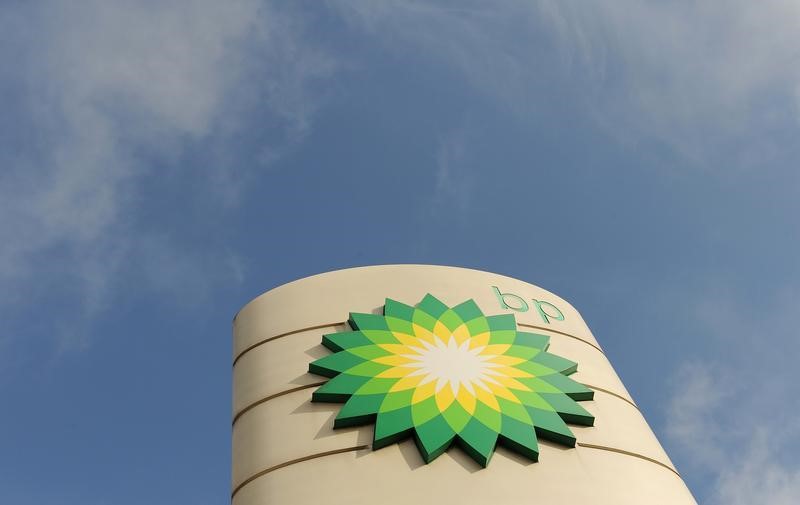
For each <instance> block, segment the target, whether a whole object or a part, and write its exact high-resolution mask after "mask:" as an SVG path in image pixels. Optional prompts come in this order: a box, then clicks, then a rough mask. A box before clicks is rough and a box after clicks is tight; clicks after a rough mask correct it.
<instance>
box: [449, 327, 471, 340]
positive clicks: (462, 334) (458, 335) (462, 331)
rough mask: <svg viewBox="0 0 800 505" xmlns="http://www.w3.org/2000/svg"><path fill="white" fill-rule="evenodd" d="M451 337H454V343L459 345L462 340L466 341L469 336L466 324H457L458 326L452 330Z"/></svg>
mask: <svg viewBox="0 0 800 505" xmlns="http://www.w3.org/2000/svg"><path fill="white" fill-rule="evenodd" d="M453 337H454V338H455V339H456V343H457V344H458V345H461V344H463V343H464V342H466V341H467V340H468V339H469V337H470V334H469V329H468V328H467V325H466V324H462V325H461V326H459V327H458V328H456V329H455V330H453Z"/></svg>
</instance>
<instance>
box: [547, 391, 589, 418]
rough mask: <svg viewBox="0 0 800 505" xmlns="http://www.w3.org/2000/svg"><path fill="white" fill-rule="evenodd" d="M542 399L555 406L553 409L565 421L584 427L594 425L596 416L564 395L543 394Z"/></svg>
mask: <svg viewBox="0 0 800 505" xmlns="http://www.w3.org/2000/svg"><path fill="white" fill-rule="evenodd" d="M542 398H544V399H545V401H547V403H549V404H550V405H552V406H553V409H554V410H555V411H556V412H558V414H559V415H560V416H561V419H563V420H564V421H566V422H568V423H573V424H582V425H584V426H592V425H593V424H594V416H593V415H591V414H590V413H589V412H587V411H586V409H584V408H583V407H581V406H580V405H578V404H577V403H575V400H573V399H572V398H570V397H569V396H567V395H565V394H563V393H557V394H550V393H542Z"/></svg>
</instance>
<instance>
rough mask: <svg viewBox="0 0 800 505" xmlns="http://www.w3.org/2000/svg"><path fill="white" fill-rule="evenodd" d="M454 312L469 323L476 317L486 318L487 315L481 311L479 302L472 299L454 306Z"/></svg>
mask: <svg viewBox="0 0 800 505" xmlns="http://www.w3.org/2000/svg"><path fill="white" fill-rule="evenodd" d="M453 312H455V313H456V314H458V317H459V318H460V319H461V320H462V321H464V322H465V323H468V322H470V321H472V320H473V319H476V318H481V319H484V318H485V317H486V316H484V315H483V312H481V309H480V308H479V307H478V304H476V303H475V301H474V300H471V299H470V300H467V301H466V302H463V303H460V304H458V305H456V306H455V307H453Z"/></svg>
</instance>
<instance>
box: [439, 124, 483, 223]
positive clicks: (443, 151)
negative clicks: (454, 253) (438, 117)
mask: <svg viewBox="0 0 800 505" xmlns="http://www.w3.org/2000/svg"><path fill="white" fill-rule="evenodd" d="M467 137H468V134H467V130H466V128H461V129H459V130H454V131H451V132H449V133H448V134H446V135H443V136H442V137H441V138H440V140H439V147H438V149H437V151H436V172H435V174H434V175H435V177H436V184H435V190H434V195H433V198H434V202H433V211H434V213H442V214H444V215H450V214H452V213H454V212H455V213H456V214H457V215H461V214H463V213H464V212H465V211H466V210H467V209H468V208H469V204H470V201H471V199H472V191H473V186H474V179H475V174H474V173H472V171H471V170H470V167H469V160H468V158H467V156H466V152H467Z"/></svg>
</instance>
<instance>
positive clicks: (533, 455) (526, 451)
mask: <svg viewBox="0 0 800 505" xmlns="http://www.w3.org/2000/svg"><path fill="white" fill-rule="evenodd" d="M499 442H500V443H501V444H502V445H503V446H504V447H508V448H509V449H511V450H512V451H514V452H516V453H517V454H521V455H523V456H525V457H526V458H528V459H530V460H532V461H538V459H539V443H538V441H537V440H536V430H535V429H534V428H533V426H531V425H530V424H526V423H521V422H519V421H518V420H516V419H513V418H511V417H508V416H503V429H502V431H501V432H500V439H499Z"/></svg>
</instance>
